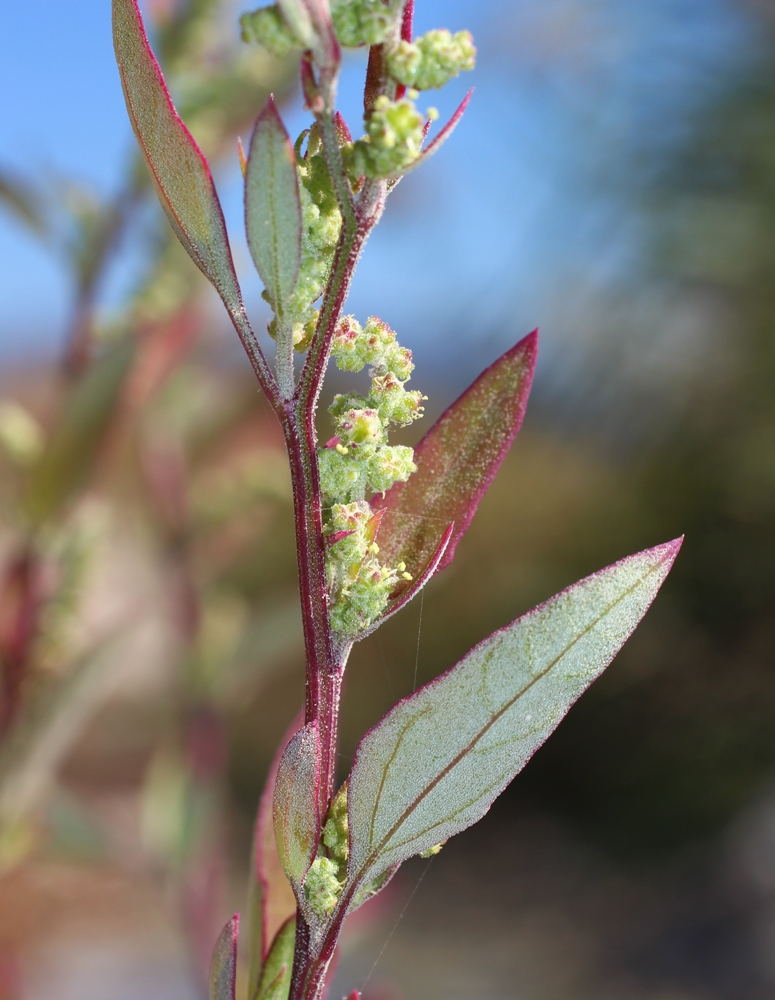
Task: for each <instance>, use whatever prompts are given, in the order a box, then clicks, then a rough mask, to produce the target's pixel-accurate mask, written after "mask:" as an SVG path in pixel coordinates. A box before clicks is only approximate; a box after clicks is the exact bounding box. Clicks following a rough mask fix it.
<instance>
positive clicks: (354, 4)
mask: <svg viewBox="0 0 775 1000" xmlns="http://www.w3.org/2000/svg"><path fill="white" fill-rule="evenodd" d="M395 7H396V4H395V3H391V4H390V6H386V5H385V4H384V3H383V2H382V0H332V3H331V20H332V22H333V25H334V31H335V33H336V37H337V38H338V39H339V42H340V43H341V44H342V45H344V46H345V47H346V48H358V47H359V46H361V45H380V44H381V43H382V42H384V41H385V39H386V38H387V35H388V33H389V31H390V28H391V26H392V24H393V22H394V20H395V16H396V12H395Z"/></svg>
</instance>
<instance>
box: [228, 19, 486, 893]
mask: <svg viewBox="0 0 775 1000" xmlns="http://www.w3.org/2000/svg"><path fill="white" fill-rule="evenodd" d="M330 6H331V19H332V23H333V27H334V31H335V33H336V36H337V38H338V40H339V43H340V44H341V45H343V46H345V47H347V48H357V47H360V46H364V45H383V46H384V56H385V60H384V65H385V67H386V71H387V74H388V79H387V81H386V85H385V92H383V93H382V94H381V95H380V96H378V97H377V98H376V99H375V100H374V101H373V102H372V103H371V105H370V107H369V109H368V110H367V113H366V116H365V119H364V126H365V134H364V135H363V136H362V137H361V138H360V139H357V140H356V141H355V142H353V141H352V139H351V137H350V135H349V133H348V131H347V128H346V126H344V123H342V122H340V123H339V124H338V128H337V131H338V135H339V142H340V146H341V152H342V163H343V165H344V170H345V172H346V175H347V178H348V180H349V183H350V185H351V187H352V190H353V192H357V191H358V190H359V189H360V187H361V185H362V184H363V183H364V178H370V179H377V180H378V179H390V178H396V177H399V176H400V175H401V173H402V171H405V170H406V169H407V168H409V167H410V165H411V164H412V163H413V162H414V161H416V160H417V158H418V157H419V156H420V154H421V150H422V144H423V141H424V138H425V132H426V125H427V123H428V120H429V119H430V120H433V119H434V118H435V117H436V116H437V112H436V111H435V109H433V108H431V109H429V110H428V111H427V112H426V114H425V115H423V114H421V113H420V112H419V111H418V109H417V107H416V105H415V101H416V100H417V98H418V97H419V91H420V90H428V89H435V88H439V87H442V86H443V85H444V84H445V83H447V82H448V81H449V80H451V79H452V78H453V77H455V76H457V75H458V73H460V72H462V71H463V70H470V69H473V66H474V61H475V57H476V50H475V48H474V45H473V42H472V39H471V35H470V34H469V33H468V32H467V31H460V32H457V34H454V35H453V34H451V33H450V32H449V31H446V30H436V31H429V32H427V33H426V34H425V35H422V36H421V37H419V38H417V39H415V41H414V42H410V41H407V40H402V39H401V37H400V35H401V32H400V21H401V12H402V10H403V6H404V5H403V3H402V0H386V2H383V0H331V5H330ZM241 24H242V34H243V38H244V39H245V40H246V41H250V42H257V43H259V44H260V45H263V46H264V47H265V48H266V49H268V50H269V52H270V53H272V54H273V55H275V56H277V57H278V58H283V57H285V56H286V55H288V53H289V52H291V51H292V50H294V49H296V50H301V49H304V47H305V45H304V42H303V41H302V40H301V39H299V38H297V37H296V35H295V34H294V30H293V28H292V27H291V26H290V25H289V23H288V22H287V21H286V20H285V18H284V17H283V13H282V9H281V6H278V5H273V6H270V7H261V8H259V9H258V10H256V11H253V12H251V13H248V14H244V15H243V16H242V18H241ZM406 88H409V89H408V90H407V89H406ZM391 95H392V96H391ZM340 126H341V127H340ZM305 137H306V138H307V147H306V151H305V152H304V154H303V155H302V153H301V148H302V145H303V143H304V139H305ZM296 163H297V169H298V172H299V182H300V183H299V190H300V197H301V209H302V256H301V265H300V274H299V280H298V283H297V286H296V289H295V291H294V293H293V296H292V300H291V303H290V306H289V309H288V313H289V316H290V319H291V325H292V336H293V344H294V347H295V348H296V349H297V350H298V351H305V350H306V349H307V348H308V347H309V345H310V343H311V340H312V337H313V335H314V333H315V328H316V324H317V319H318V311H317V309H316V307H315V303H316V302H317V300H318V299H319V298H320V296H321V295H322V294H323V292H324V290H325V286H326V283H327V281H328V278H329V275H330V271H331V266H332V262H333V258H334V253H335V249H336V245H337V241H338V239H339V236H340V232H341V227H342V216H341V212H340V209H339V205H338V203H337V199H336V194H335V191H334V185H333V183H332V180H331V176H330V173H329V169H328V165H327V163H326V160H325V158H324V156H323V152H322V148H321V139H320V132H319V126H318V124H317V123H316V124H314V125H313V126H312V128H311V129H310V130H308V131H307V132H305V133H303V135H302V136H301V137H300V138H299V140H298V141H297V143H296ZM269 332H270V333H271V334H273V335H274V332H275V329H274V321H273V323H272V324H270V327H269ZM332 355H333V357H334V358H335V360H336V363H337V365H338V366H339V368H340V369H342V370H343V371H348V372H359V371H361V370H362V369H363V368H365V367H368V368H369V374H370V376H371V389H370V391H369V394H368V396H360V395H355V394H344V395H338V396H336V398H335V399H334V402H333V404H332V406H331V407H330V413H331V416H332V418H333V421H334V424H335V427H336V433H335V436H334V437H333V438H332V439H331V440H330V441H329V442H328V444H327V446H326V447H325V448H322V449H320V451H319V462H320V482H321V490H322V493H323V505H324V512H325V513H324V530H325V533H326V540H327V544H328V548H327V573H328V587H329V596H330V615H331V627H332V629H333V630H334V632H336V633H337V634H339V635H340V636H341V637H343V638H345V639H353V638H356V637H358V636H359V635H362V634H363V633H364V632H365V631H366V630H367V629H368V628H369V626H370V625H371V624H372V623H373V622H374V621H376V620H377V619H378V618H379V616H380V615H381V614H382V613H383V611H384V610H385V608H386V606H387V604H388V601H389V599H390V595H391V593H393V591H394V590H395V589H396V587H397V586H398V585H399V583H401V582H402V581H408V580H410V579H411V577H410V576H409V574H408V573H407V571H406V566H405V565H404V564H403V563H400V564H399V565H397V566H383V565H382V563H381V562H380V560H379V558H378V556H379V545H378V541H377V536H378V530H379V524H380V520H381V517H382V513H381V512H380V511H376V512H375V511H374V510H373V509H372V507H371V505H370V504H369V502H368V500H367V494H368V493H375V494H376V493H384V492H385V491H386V490H388V489H390V487H391V486H392V485H393V484H394V483H396V482H405V481H406V480H407V479H408V477H409V476H410V475H411V473H412V472H414V470H415V465H414V456H413V452H412V449H411V448H408V447H405V446H403V445H390V444H388V440H387V432H388V428H389V426H390V425H391V424H397V425H399V426H406V425H408V424H410V423H412V421H414V420H416V419H417V418H418V417H421V416H422V410H423V407H422V401H423V398H424V397H423V396H422V395H421V394H420V393H419V392H413V391H407V390H406V389H405V388H404V385H405V383H406V382H407V381H408V380H409V377H410V375H411V372H412V369H413V367H414V366H413V365H412V360H411V358H412V355H411V352H410V351H408V350H406V348H403V347H401V346H400V345H399V343H398V341H397V340H396V335H395V333H394V332H393V331H392V330H391V329H390V327H389V326H388V325H387V324H386V323H383V322H382V321H381V320H379V319H377V318H376V317H374V316H372V317H370V318H369V320H368V321H367V323H366V325H365V327H363V328H362V327H361V326H360V324H359V323H358V322H357V321H356V320H355V319H354V318H353V317H352V316H347V317H345V318H344V319H342V320H341V321H340V323H339V325H338V327H337V331H336V335H335V338H334V343H333V347H332ZM327 860H328V859H327V858H323V859H322V861H327ZM316 864H317V862H316ZM313 867H314V866H313ZM325 867H326V866H325V865H322V864H321V865H320V866H318V868H320V871H319V872H317V869H316V872H317V874H313V872H312V871H311V872H310V876H309V877H310V878H311V879H312V883H314V882H315V879H316V878H317V877H318V875H320V876H321V877H322V876H323V875H324V874H325V873H324V872H323V868H325ZM323 881H324V882H325V879H324V880H323ZM322 891H323V890H322V889H321V892H322Z"/></svg>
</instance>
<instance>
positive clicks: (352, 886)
mask: <svg viewBox="0 0 775 1000" xmlns="http://www.w3.org/2000/svg"><path fill="white" fill-rule="evenodd" d="M683 541H684V535H679V536H678V537H677V538H673V539H672V540H671V541H669V542H662V543H661V544H659V545H655V546H653V547H652V548H649V549H641V550H640V551H639V552H633V553H632V554H631V555H629V556H623V557H622V558H621V559H617V560H616V561H615V562H612V563H609V564H608V565H607V566H604V567H603V568H602V569H599V570H596V571H595V572H594V573H590V574H589V575H588V576H585V577H583V578H582V579H581V580H577V581H576V582H575V583H572V584H570V585H569V586H567V587H564V588H563V589H562V590H560V591H558V592H557V593H556V594H552V596H551V597H548V598H547V599H546V600H545V601H542V602H541V603H540V604H537V605H536V606H535V607H534V608H531V609H530V610H529V611H526V612H525V613H524V614H522V615H519V616H518V617H517V618H515V619H513V621H511V622H509V623H508V624H506V625H504V626H502V627H501V628H498V629H495V631H494V632H491V633H490V634H489V635H488V636H485V638H484V639H482V640H481V641H480V642H478V643H476V645H474V646H472V647H471V649H469V650H468V652H467V653H465V654H464V655H463V656H462V657H461V658H460V659H459V660H458V661H457V662H456V663H454V664H453V665H452V666H451V667H449V668H448V669H447V670H445V671H444V672H443V673H441V674H439V676H438V677H434V678H433V680H430V681H428V683H427V684H424V685H423V686H422V687H420V688H418V689H417V690H416V691H413V692H412V693H411V694H408V695H405V696H404V697H403V698H400V699H399V700H398V701H397V702H396V703H395V705H393V707H392V708H391V709H390V710H389V711H388V712H386V713H385V715H384V716H383V717H382V718H381V719H380V720H379V721H378V722H376V723H375V724H374V725H373V726H372V727H371V728H370V729H368V730H367V731H366V732H365V733H364V734H363V736H361V738H360V740H359V741H358V745H357V746H356V748H355V753H354V755H353V760H352V766H351V769H350V772H351V773H352V771H353V770H354V769H355V766H356V764H357V762H358V754H359V753H360V750H361V747H362V746H363V744H364V743H365V741H366V739H367V737H368V736H370V735H371V733H372V732H374V730H376V729H377V728H378V727H379V726H381V725H382V723H383V722H384V721H385V719H387V718H388V717H389V716H390V715H392V714H393V712H395V711H396V710H397V709H398V708H399V706H401V705H404V704H406V703H407V702H410V701H414V700H416V699H417V698H418V697H419V696H420V694H421V693H422V692H424V691H426V690H428V689H430V688H433V687H435V686H436V685H437V684H439V683H440V682H441V681H442V680H443V679H444V678H446V677H447V676H448V675H449V674H451V673H452V672H453V671H454V670H455V669H456V668H457V666H458V665H459V664H460V663H461V662H462V661H463V660H465V659H467V658H468V657H469V656H470V655H471V654H472V653H474V652H475V651H476V650H477V649H479V647H480V646H483V645H484V643H486V642H490V640H492V639H493V638H494V637H495V636H497V635H500V634H502V633H505V632H507V631H509V630H510V629H512V628H514V626H515V625H517V624H518V623H519V622H520V621H522V620H523V619H525V618H528V617H530V616H532V615H535V614H536V613H538V612H540V611H541V610H542V609H543V608H545V607H546V605H547V604H549V602H550V601H557V599H558V598H561V597H562V596H563V594H567V593H569V592H571V591H573V590H575V589H576V588H577V587H579V586H581V585H583V584H585V583H587V582H589V581H590V580H593V579H594V578H595V577H597V576H600V575H601V574H602V573H607V572H609V571H610V570H613V569H615V568H616V567H617V566H621V565H622V564H623V563H625V562H629V561H630V560H631V559H634V558H637V557H638V556H645V555H657V556H658V558H659V561H658V563H657V565H658V566H664V565H665V564H667V572H668V573H669V572H670V570H671V569H672V567H673V563H674V562H675V560H676V557H677V556H678V553H679V552H680V550H681V545H682V544H683ZM660 586H661V585H660ZM656 596H657V595H656V594H655V595H654V597H653V598H652V600H651V601H650V602H649V603H648V604H647V605H646V608H645V609H644V612H643V613H644V615H645V613H646V611H648V609H649V608H650V607H651V604H653V602H654V600H655V598H656ZM641 620H642V616H641V619H639V621H638V623H636V626H635V627H637V624H639V623H640V621H641ZM632 631H634V628H633V630H632ZM631 634H632V632H630V635H631ZM628 638H629V636H628ZM625 641H626V640H625ZM583 694H584V692H583V691H582V692H581V693H580V694H579V695H578V697H577V698H576V699H574V701H572V702H571V703H570V704H569V705H568V709H567V711H570V709H571V708H572V707H573V705H575V703H576V701H578V700H579V698H581V697H582V695H583ZM567 711H566V713H565V714H566V715H567ZM543 745H544V744H543V743H542V744H541V746H543ZM541 746H538V747H536V748H535V751H534V754H535V753H536V752H537V751H538V750H540V749H541ZM534 754H533V755H534ZM533 755H531V757H532V756H533ZM529 759H530V758H528V760H529ZM527 762H528V761H527V760H526V761H525V764H527ZM523 768H524V765H523ZM515 777H516V775H515ZM347 780H348V781H349V776H348V779H347ZM513 780H514V779H513V778H512V779H511V781H513ZM511 781H509V782H508V784H510V783H511ZM504 787H506V786H504ZM502 792H503V788H502V789H501V791H499V792H497V793H496V795H495V796H494V798H493V801H495V799H496V798H498V796H500V795H501V794H502ZM489 808H490V807H488V808H487V810H485V813H484V814H483V815H486V813H487V812H489ZM480 819H482V817H481V816H480V817H479V820H480ZM479 820H474V821H473V823H472V824H471V825H475V824H476V823H477V822H479ZM462 832H463V831H462V830H460V831H458V833H462ZM350 852H351V853H352V828H351V832H350ZM401 864H403V862H399V863H398V864H396V865H395V866H394V867H395V868H396V869H397V868H398V867H400V865H401ZM391 877H392V876H391ZM347 878H348V888H347V889H346V892H347V896H348V897H349V898H350V899H352V897H353V896H354V895H355V893H356V892H357V891H358V889H359V888H360V887H361V882H362V879H363V873H362V871H361V872H350V871H348V873H347Z"/></svg>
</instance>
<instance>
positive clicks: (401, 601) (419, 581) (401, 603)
mask: <svg viewBox="0 0 775 1000" xmlns="http://www.w3.org/2000/svg"><path fill="white" fill-rule="evenodd" d="M454 530H455V522H454V521H452V522H451V524H449V525H448V526H447V529H446V530H445V532H444V534H443V535H442V536H441V541H440V542H439V544H438V545H437V546H436V551H435V552H434V553H433V555H432V556H431V558H430V559H429V560H428V562H427V563H426V564H425V568H424V569H423V571H422V573H420V575H419V576H418V577H416V579H414V580H413V581H412V583H411V584H410V585H409V586H408V587H407V588H406V589H405V590H402V591H401V593H400V594H399V595H398V597H396V599H395V600H394V601H393V602H392V603H390V604H388V606H387V608H386V610H385V613H384V614H383V615H382V616H381V617H380V618H378V619H377V620H376V621H375V622H373V623H372V624H371V625H370V626H369V627H368V628H367V629H366V630H365V631H363V632H362V633H361V634H360V635H359V636H358V640H360V639H365V638H366V636H367V635H371V633H372V632H374V631H376V629H378V628H379V627H380V625H382V623H383V622H385V621H387V619H388V618H392V616H393V615H395V614H397V613H398V612H399V611H400V610H401V609H402V608H403V607H405V606H406V605H407V604H408V603H409V602H410V601H411V600H412V598H413V597H416V596H417V595H418V594H419V593H420V591H421V590H422V588H423V587H424V586H425V584H426V583H428V581H429V580H430V579H431V577H432V576H433V574H434V573H435V572H436V571H437V569H438V568H439V564H440V563H441V560H442V559H443V558H444V553H445V552H446V550H447V546H448V545H449V541H450V539H451V538H452V534H453V532H454Z"/></svg>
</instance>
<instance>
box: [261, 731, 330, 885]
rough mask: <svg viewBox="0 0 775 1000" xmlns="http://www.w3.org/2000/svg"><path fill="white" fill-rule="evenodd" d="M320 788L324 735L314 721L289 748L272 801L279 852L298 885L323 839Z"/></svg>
mask: <svg viewBox="0 0 775 1000" xmlns="http://www.w3.org/2000/svg"><path fill="white" fill-rule="evenodd" d="M319 787H320V735H319V733H318V727H317V723H315V722H310V723H309V724H308V725H306V726H305V727H304V728H303V729H300V730H299V731H298V733H296V735H295V736H294V737H293V739H292V740H291V741H290V743H289V744H288V746H287V747H286V748H285V752H284V753H283V755H282V757H281V759H280V766H279V768H278V769H277V780H276V782H275V786H274V798H273V800H272V813H273V816H274V832H275V836H276V837H277V851H278V853H279V855H280V862H281V864H282V866H283V870H284V871H285V874H286V875H287V876H288V878H289V879H290V880H291V882H292V883H294V884H295V885H299V884H300V883H301V881H302V880H303V878H304V876H305V875H306V874H307V869H308V868H309V866H310V865H311V864H312V861H313V859H314V857H315V851H316V850H317V846H318V841H319V840H320V815H319V812H318V792H319Z"/></svg>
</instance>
